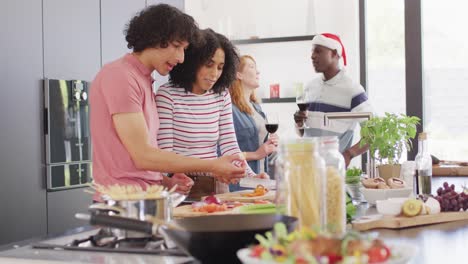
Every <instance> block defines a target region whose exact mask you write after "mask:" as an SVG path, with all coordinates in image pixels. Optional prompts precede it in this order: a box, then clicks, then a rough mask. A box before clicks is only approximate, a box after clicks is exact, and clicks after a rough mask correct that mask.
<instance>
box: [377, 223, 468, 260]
mask: <svg viewBox="0 0 468 264" xmlns="http://www.w3.org/2000/svg"><path fill="white" fill-rule="evenodd" d="M376 231H377V232H378V233H379V237H380V238H382V239H384V240H386V241H391V242H396V243H398V242H405V243H411V244H414V245H417V246H418V247H419V251H418V252H417V254H416V256H415V257H414V258H413V259H412V261H411V262H409V263H411V264H423V263H424V264H433V263H434V264H435V263H438V264H440V263H467V256H466V250H467V249H468V220H465V221H457V222H450V223H443V224H436V225H427V226H421V227H413V228H405V229H400V230H391V229H375V230H372V231H370V232H376Z"/></svg>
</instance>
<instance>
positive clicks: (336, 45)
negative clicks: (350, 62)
mask: <svg viewBox="0 0 468 264" xmlns="http://www.w3.org/2000/svg"><path fill="white" fill-rule="evenodd" d="M312 45H320V46H324V47H327V48H329V49H332V50H336V51H337V53H338V56H340V57H343V64H344V65H345V66H346V52H345V49H344V46H343V43H341V39H340V37H338V36H337V35H335V34H331V33H322V34H319V35H315V36H314V38H313V39H312Z"/></svg>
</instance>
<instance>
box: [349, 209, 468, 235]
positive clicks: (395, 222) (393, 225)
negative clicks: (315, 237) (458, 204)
mask: <svg viewBox="0 0 468 264" xmlns="http://www.w3.org/2000/svg"><path fill="white" fill-rule="evenodd" d="M466 219H468V212H445V213H438V214H432V215H418V216H415V217H406V216H383V215H369V216H364V217H361V218H360V219H357V220H355V221H353V229H355V230H358V231H365V230H369V229H375V228H390V229H400V228H405V227H413V226H420V225H429V224H437V223H445V222H452V221H459V220H466Z"/></svg>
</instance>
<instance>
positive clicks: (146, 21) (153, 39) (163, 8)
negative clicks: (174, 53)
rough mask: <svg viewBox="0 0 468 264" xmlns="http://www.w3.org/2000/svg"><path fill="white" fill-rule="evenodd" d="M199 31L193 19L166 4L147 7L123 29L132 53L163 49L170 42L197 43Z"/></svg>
mask: <svg viewBox="0 0 468 264" xmlns="http://www.w3.org/2000/svg"><path fill="white" fill-rule="evenodd" d="M199 31H200V29H199V28H198V25H197V23H196V22H195V20H194V19H193V17H191V16H189V15H187V14H185V13H183V12H182V11H180V10H179V9H177V8H175V7H172V6H170V5H167V4H159V5H153V6H149V7H147V8H145V9H143V10H142V11H141V12H140V13H139V14H138V15H136V16H134V17H133V18H132V19H131V20H130V22H129V23H128V24H127V25H126V29H125V30H124V34H125V35H126V36H125V39H126V40H127V43H128V44H127V47H128V48H129V49H133V51H134V52H140V51H143V50H144V49H146V48H155V47H161V48H166V47H167V46H168V45H169V43H170V42H172V41H187V42H189V43H194V42H196V41H198V34H199Z"/></svg>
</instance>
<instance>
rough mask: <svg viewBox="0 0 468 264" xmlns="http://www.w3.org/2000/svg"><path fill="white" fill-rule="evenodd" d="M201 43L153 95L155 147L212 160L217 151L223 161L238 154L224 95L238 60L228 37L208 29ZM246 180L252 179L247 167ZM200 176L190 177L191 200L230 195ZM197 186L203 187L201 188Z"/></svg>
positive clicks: (229, 105) (194, 47)
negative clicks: (156, 120)
mask: <svg viewBox="0 0 468 264" xmlns="http://www.w3.org/2000/svg"><path fill="white" fill-rule="evenodd" d="M202 41H203V42H202V43H201V44H199V45H192V46H190V47H189V48H188V50H187V54H186V59H185V61H184V63H182V64H179V65H177V66H176V67H174V70H172V71H171V72H170V73H169V76H170V78H169V81H170V82H169V83H168V84H165V85H163V86H161V87H160V88H159V89H158V91H157V93H156V105H157V107H158V112H159V117H160V119H161V128H160V129H159V133H158V143H159V147H160V148H161V149H165V150H169V151H175V152H176V153H179V154H182V155H185V156H191V157H197V158H200V159H209V160H210V159H211V160H212V159H216V158H217V157H218V149H219V152H220V154H221V155H233V154H237V153H241V151H240V150H239V146H238V144H237V140H236V134H235V131H234V126H233V121H232V106H231V97H230V96H229V92H228V91H227V88H228V87H229V86H230V85H231V83H232V82H233V81H234V80H235V78H236V68H237V64H238V63H239V56H238V54H237V51H236V49H235V47H234V46H233V44H232V43H231V42H230V41H229V40H228V39H227V38H226V37H224V36H223V35H221V34H218V33H216V32H214V31H213V30H211V29H205V30H203V31H202ZM247 174H248V176H252V177H253V176H256V174H255V172H253V171H252V169H251V168H250V167H249V166H247ZM200 176H202V177H198V176H195V177H193V178H194V180H195V186H194V188H193V189H194V190H193V192H192V193H191V195H190V197H191V198H199V197H200V196H203V195H209V194H211V192H213V191H216V192H217V193H223V192H228V191H229V189H228V185H226V184H223V183H219V182H218V183H217V184H216V185H215V183H214V181H210V180H211V178H209V177H204V176H209V175H200ZM259 177H265V178H267V177H268V175H266V174H262V175H259ZM198 181H200V184H203V183H202V182H204V183H205V184H204V185H203V186H201V185H199V183H198ZM206 185H211V187H210V186H206ZM198 186H199V187H198ZM215 187H216V188H215Z"/></svg>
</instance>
